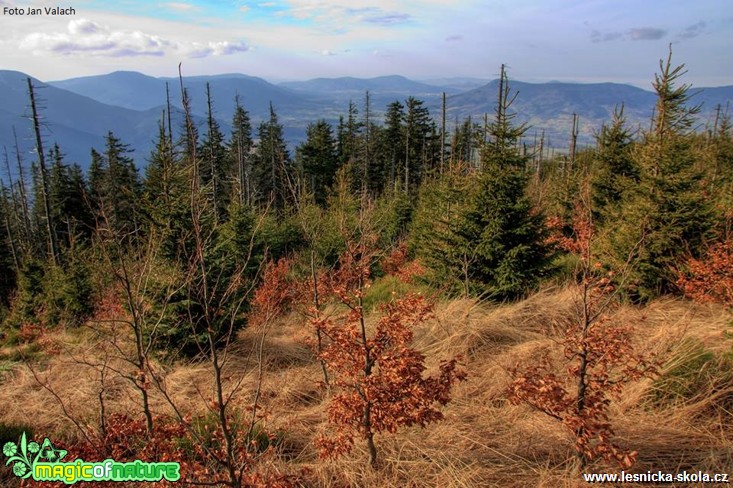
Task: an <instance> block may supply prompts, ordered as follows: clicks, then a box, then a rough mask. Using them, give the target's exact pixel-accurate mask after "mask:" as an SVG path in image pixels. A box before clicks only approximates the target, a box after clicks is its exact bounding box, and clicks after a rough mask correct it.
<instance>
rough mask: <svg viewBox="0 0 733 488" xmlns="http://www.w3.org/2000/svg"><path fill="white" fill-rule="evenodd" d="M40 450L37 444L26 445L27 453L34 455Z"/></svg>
mask: <svg viewBox="0 0 733 488" xmlns="http://www.w3.org/2000/svg"><path fill="white" fill-rule="evenodd" d="M40 450H41V446H39V445H38V443H37V442H30V443H28V452H31V453H33V454H35V453H37V452H38V451H40Z"/></svg>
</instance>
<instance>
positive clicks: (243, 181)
mask: <svg viewBox="0 0 733 488" xmlns="http://www.w3.org/2000/svg"><path fill="white" fill-rule="evenodd" d="M500 73H501V75H500V78H499V80H498V81H497V82H496V83H495V84H493V85H491V87H492V89H493V92H492V93H491V96H492V97H493V98H492V99H491V100H489V99H487V100H485V102H484V103H486V104H488V105H487V107H489V106H490V108H491V115H490V116H488V117H487V118H486V119H485V120H481V121H476V120H472V119H471V117H468V116H467V117H466V118H465V119H463V121H462V123H460V124H458V125H457V126H456V127H455V130H451V129H449V127H451V126H450V125H449V124H448V123H447V122H445V117H442V114H440V113H438V114H435V113H432V114H431V112H430V110H429V109H428V104H426V103H425V102H424V101H422V100H420V99H419V98H416V97H412V96H411V97H407V98H406V99H404V100H398V101H394V102H392V103H390V104H389V105H388V106H386V108H384V109H380V111H381V113H382V114H383V116H382V117H377V116H375V113H376V112H377V109H375V107H374V106H373V101H372V100H371V98H370V94H369V92H368V91H367V92H366V93H365V94H364V99H363V100H362V103H360V104H357V103H356V102H352V103H350V104H349V105H348V111H347V112H346V113H344V114H342V115H341V116H340V118H339V121H338V123H337V124H335V125H332V124H331V123H329V122H328V121H327V120H325V119H324V118H319V119H316V120H313V121H312V122H311V123H309V124H308V126H307V130H306V139H305V141H304V142H302V143H300V144H298V145H297V146H296V147H295V149H294V150H291V149H289V147H290V146H289V144H288V140H287V139H286V136H285V133H284V126H283V122H282V120H281V118H280V117H279V116H278V111H277V109H276V108H275V107H274V106H273V105H272V104H270V105H269V106H268V112H269V117H267V118H266V119H265V120H263V121H261V122H257V123H256V122H254V121H253V119H252V118H251V116H250V112H249V110H250V108H249V107H248V106H247V105H246V104H245V103H242V101H241V100H240V99H239V98H237V99H236V103H235V104H234V106H233V108H228V109H226V110H223V109H222V108H221V107H219V111H220V112H219V113H222V112H226V113H228V114H229V113H230V114H231V120H230V121H229V124H230V126H229V127H227V128H222V125H221V124H220V122H219V121H218V120H217V118H216V116H215V111H214V108H213V103H214V102H213V100H214V99H215V97H216V96H217V93H216V92H215V90H214V89H213V88H212V85H210V84H208V83H206V84H204V85H202V86H198V85H197V86H196V89H197V90H199V91H200V92H201V93H198V94H197V95H196V100H199V101H204V102H205V103H206V105H205V107H206V108H205V110H201V107H198V109H197V110H199V113H200V114H203V115H202V118H201V119H199V120H198V121H197V120H196V119H195V117H194V113H193V111H192V108H191V105H192V98H191V92H190V91H189V89H187V88H186V87H184V90H183V91H182V93H183V96H182V98H181V100H180V101H177V102H176V103H177V104H179V105H180V106H181V107H183V109H182V110H181V111H180V113H179V115H178V116H177V117H176V116H174V113H175V111H176V110H175V109H174V108H171V105H172V104H171V103H168V104H165V105H163V110H162V111H161V112H160V113H158V114H156V115H155V119H153V120H152V126H154V127H155V129H154V130H152V129H151V130H150V133H149V134H148V135H149V137H150V138H153V139H154V140H155V148H154V149H153V150H152V151H151V152H150V154H149V155H148V157H147V165H146V166H145V167H144V169H141V168H139V167H138V166H137V165H136V164H135V162H134V161H133V159H132V158H131V157H130V151H132V150H133V149H134V147H132V146H130V145H128V143H129V141H125V140H123V139H121V138H120V137H119V135H118V134H116V132H115V127H114V125H113V124H112V122H111V121H105V120H91V121H89V124H90V125H95V126H97V127H96V128H95V130H99V128H100V126H104V130H105V132H106V134H107V135H106V137H105V144H104V147H98V148H97V149H91V156H90V158H91V165H90V167H89V169H88V170H83V169H82V168H81V167H80V166H79V165H78V164H70V163H69V161H68V160H67V159H66V157H65V154H64V147H63V141H62V140H61V139H60V138H59V137H57V138H56V139H55V140H56V142H57V144H54V145H52V146H50V147H49V146H48V145H44V142H46V141H47V138H46V137H45V135H44V131H46V130H48V128H47V127H45V126H44V125H43V124H42V123H41V122H42V121H43V118H44V113H45V112H48V113H51V112H54V111H56V110H60V109H59V108H56V107H54V106H53V102H54V99H53V94H54V92H53V90H54V89H53V88H51V87H49V88H48V89H47V91H46V92H45V93H44V96H45V97H46V98H45V101H44V103H43V104H42V105H40V104H37V103H36V100H37V97H38V90H37V87H36V86H34V82H33V80H30V79H27V80H26V79H17V80H11V81H13V82H14V83H17V84H18V86H13V89H14V90H16V91H17V92H18V93H21V92H22V93H23V96H24V97H27V104H28V105H29V106H30V113H29V116H30V117H29V120H28V121H25V123H28V124H29V125H30V127H31V130H33V133H34V134H36V135H37V137H35V138H34V142H35V146H36V153H35V154H34V155H33V157H28V156H27V155H24V154H21V153H20V151H18V152H16V153H14V151H12V150H11V148H9V149H8V150H6V152H5V154H4V155H3V169H2V170H0V174H2V175H3V176H2V185H1V191H2V195H1V199H0V225H2V227H1V229H2V232H0V320H1V321H2V330H1V331H0V374H2V377H0V390H1V391H2V395H3V398H6V403H5V405H4V406H5V407H6V408H7V410H6V411H5V412H4V413H0V443H2V444H3V445H6V443H8V442H11V443H12V442H16V441H17V439H18V435H20V434H19V433H20V432H21V431H24V430H25V431H28V432H33V433H35V434H37V436H36V437H42V436H48V437H53V438H54V439H58V442H59V445H61V446H64V448H65V449H66V450H68V451H69V453H73V455H71V456H69V457H70V458H72V459H73V458H75V457H84V459H85V460H90V459H91V458H93V457H95V456H96V457H98V458H99V460H103V459H105V458H114V459H117V460H123V459H124V460H133V459H141V460H146V461H151V462H152V461H157V460H162V459H165V460H168V461H177V462H180V463H181V477H182V479H184V480H186V481H189V482H194V483H196V482H198V483H220V484H221V485H222V486H232V487H241V486H324V487H325V486H456V487H457V486H510V485H513V484H516V485H523V486H537V485H538V484H539V485H544V486H563V485H566V486H570V485H573V484H574V483H575V481H576V480H580V479H581V478H580V475H581V473H596V472H620V470H621V469H625V470H627V472H643V473H645V472H646V471H647V470H654V471H656V470H662V471H669V472H676V471H682V470H683V469H686V470H690V471H695V472H697V470H702V471H708V472H711V473H713V472H715V473H722V472H728V473H731V472H733V465H731V460H730V453H729V446H730V442H733V431H732V430H731V427H732V426H733V415H732V414H731V412H733V369H731V368H732V367H733V352H732V351H733V349H732V348H731V344H730V339H729V338H728V337H727V336H726V335H725V332H726V328H728V327H729V326H730V307H731V306H733V235H732V234H731V232H732V227H731V226H732V225H733V125H731V118H730V114H729V113H728V107H723V106H719V107H717V109H715V110H713V111H712V118H711V119H710V120H707V119H701V118H700V113H699V112H700V109H699V107H698V106H697V105H696V102H695V99H694V98H693V99H691V98H690V97H691V95H692V92H691V88H690V87H689V86H687V85H686V84H685V80H684V75H685V70H684V67H683V66H676V65H675V64H674V62H673V60H672V57H671V53H670V56H669V57H668V58H665V59H663V60H661V61H660V65H659V68H658V73H657V75H656V78H655V80H654V82H653V86H654V89H655V98H654V104H655V108H654V111H653V114H652V117H651V119H650V120H649V122H648V124H646V125H645V126H642V127H641V128H639V127H636V126H632V125H630V124H629V123H628V121H627V113H626V111H625V109H624V106H623V105H619V106H618V107H616V108H615V111H614V116H613V117H612V118H610V119H609V120H606V121H605V123H604V124H603V126H602V129H600V130H599V131H597V133H596V134H595V135H594V143H593V145H591V146H581V145H580V144H579V143H578V133H577V129H575V128H572V129H568V140H569V141H570V142H569V146H568V148H567V151H564V152H563V153H562V154H560V153H558V155H557V156H555V155H554V154H553V155H550V154H548V152H547V151H545V150H543V147H542V145H543V144H544V141H543V140H542V139H537V138H535V140H534V141H533V143H531V144H530V143H528V140H529V139H528V138H529V134H530V132H529V131H530V130H532V129H531V127H530V126H529V125H527V124H525V123H524V122H523V120H526V119H525V118H524V117H523V116H522V113H521V107H522V106H523V103H525V102H523V101H522V96H523V92H521V93H520V94H519V95H517V92H516V90H515V89H514V87H513V84H512V82H511V81H510V80H509V77H508V75H507V72H506V70H505V69H504V67H503V66H502V67H501V72H500ZM194 82H195V80H194ZM194 82H192V83H194ZM192 86H193V85H192ZM292 88H300V89H303V88H304V86H296V85H292ZM478 94H481V95H482V96H484V94H485V90H484V91H481V90H477V91H474V92H472V95H471V96H478ZM108 95H109V96H112V95H113V93H112V94H108ZM528 95H530V96H531V93H528ZM486 96H488V94H486ZM558 96H560V95H558ZM169 102H170V101H169ZM545 102H546V103H547V104H548V106H547V107H544V108H543V110H544V109H546V110H552V107H551V103H552V100H545ZM18 103H21V102H20V101H19V102H18ZM80 103H81V102H80ZM84 103H86V102H84ZM95 103H96V102H95ZM587 103H595V101H592V100H587ZM598 103H599V104H603V105H604V106H605V105H607V104H608V101H607V100H602V101H598ZM606 108H607V107H606ZM121 113H123V112H121ZM131 113H132V112H131ZM134 113H138V112H134ZM436 121H437V122H436ZM146 124H147V125H145V126H144V127H149V126H150V125H151V122H150V121H148V122H146ZM572 124H575V122H572ZM572 127H575V125H573V126H572ZM72 128H73V129H78V130H88V129H84V128H78V127H72ZM694 302H699V303H694ZM10 406H12V407H13V408H9V407H10ZM44 411H46V412H51V411H52V412H54V413H53V415H51V414H44V413H43V412H44ZM672 425H674V426H675V427H674V428H672V427H669V426H672ZM695 426H698V427H699V429H698V430H695ZM423 429H424V430H423ZM525 440H526V441H525ZM725 446H728V448H726V447H725ZM727 449H728V450H727ZM726 452H727V454H726ZM19 462H20V461H19ZM16 464H17V463H16ZM21 464H22V463H21ZM13 469H16V468H13ZM25 469H26V468H25V467H23V468H22V469H21V468H17V471H14V472H15V474H16V475H18V473H19V472H20V471H23V472H25V471H24V470H25ZM635 470H636V471H635ZM509 473H516V475H515V477H512V476H511V475H510V474H509ZM1 474H2V475H5V474H6V473H5V472H3V473H1ZM22 474H23V473H21V475H22ZM21 475H18V476H21ZM0 479H2V477H1V476H0ZM538 480H539V481H538ZM5 481H7V482H8V483H12V482H17V479H16V478H15V477H13V476H10V475H8V476H7V477H6V479H5V480H4V482H5ZM23 483H24V485H23V486H46V485H41V484H39V483H35V482H29V481H28V480H25V481H24V482H23ZM166 483H167V482H164V483H163V484H161V486H168V484H166ZM60 485H61V484H59V486H60ZM111 485H116V486H119V485H120V484H119V483H110V486H111ZM170 485H171V486H175V483H170ZM100 486H102V485H101V484H100ZM130 486H133V485H130Z"/></svg>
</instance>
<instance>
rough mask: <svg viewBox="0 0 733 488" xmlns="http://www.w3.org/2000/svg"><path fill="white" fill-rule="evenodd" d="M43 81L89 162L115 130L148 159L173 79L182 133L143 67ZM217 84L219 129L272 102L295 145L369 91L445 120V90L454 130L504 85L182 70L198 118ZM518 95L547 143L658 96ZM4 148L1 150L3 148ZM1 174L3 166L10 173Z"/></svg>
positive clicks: (12, 124) (722, 92)
mask: <svg viewBox="0 0 733 488" xmlns="http://www.w3.org/2000/svg"><path fill="white" fill-rule="evenodd" d="M26 78H27V75H25V74H23V73H20V72H17V71H2V70H0V146H2V147H4V148H5V149H6V150H7V152H8V154H9V155H10V156H11V160H13V159H14V155H13V153H14V139H13V128H15V129H16V132H17V134H18V142H19V146H20V150H21V154H22V156H23V158H24V159H25V160H26V161H29V160H31V159H34V158H35V155H33V154H32V150H33V147H34V144H33V137H32V130H31V124H30V121H29V120H28V119H27V116H28V115H29V113H30V109H29V102H28V94H27V82H26ZM33 83H34V85H35V86H36V87H38V90H37V94H38V96H39V98H40V100H41V103H40V107H41V113H42V116H43V121H44V139H45V144H46V148H47V149H50V148H51V146H52V145H53V143H54V142H57V143H58V144H59V145H60V147H61V150H62V152H63V153H65V154H66V155H67V160H68V161H74V162H78V163H80V164H81V165H82V166H83V167H87V166H88V164H89V153H90V148H92V147H94V148H96V149H97V150H102V149H103V146H104V136H105V135H106V134H107V132H108V131H113V132H114V133H115V135H116V136H117V137H119V138H121V139H122V141H123V142H125V143H127V144H130V146H131V147H132V148H134V149H135V153H134V157H135V158H136V161H137V162H138V164H139V165H144V164H145V163H146V158H147V157H148V155H149V153H150V150H151V149H152V147H153V140H154V138H155V136H156V134H157V127H158V123H159V120H160V118H161V115H162V113H163V110H164V107H165V104H166V84H167V89H168V92H169V96H170V101H171V105H172V106H173V107H174V108H175V110H174V111H173V119H174V122H173V123H174V127H175V128H176V131H177V132H180V128H181V127H182V126H183V123H182V118H183V117H182V114H181V103H180V100H181V93H180V84H179V80H178V79H177V78H154V77H150V76H147V75H144V74H141V73H137V72H128V71H117V72H114V73H110V74H106V75H100V76H88V77H82V78H72V79H68V80H60V81H51V82H47V83H44V82H42V81H40V80H36V79H33ZM207 83H208V84H209V86H210V90H211V94H212V101H213V110H214V114H215V117H216V118H217V120H218V121H219V122H220V124H221V126H222V130H223V131H225V132H228V131H229V130H230V129H229V127H230V125H229V124H230V122H231V118H232V115H233V112H234V107H235V103H234V99H235V97H239V100H240V103H241V104H242V105H243V106H244V107H245V109H247V110H248V111H249V112H250V116H251V118H252V120H253V125H254V127H255V128H256V126H257V124H258V123H259V122H261V121H263V120H265V119H267V118H268V117H269V108H270V104H272V106H273V107H274V109H275V111H276V113H277V115H278V117H279V120H280V122H281V123H283V124H284V125H285V128H286V132H285V134H286V137H287V138H288V141H289V143H290V145H291V148H292V147H294V146H295V145H296V144H298V143H299V142H302V141H303V140H304V138H305V129H306V127H307V125H308V124H309V123H310V122H313V121H315V120H317V119H319V118H325V119H326V120H328V121H329V122H332V123H335V122H337V121H338V117H339V116H340V115H345V114H346V112H347V108H348V104H349V101H353V102H354V103H355V104H356V106H357V108H358V109H359V111H360V112H361V111H363V105H364V98H365V92H366V91H367V90H369V92H370V94H371V109H372V114H373V118H374V119H375V120H380V119H381V118H382V116H383V113H384V110H385V108H386V105H387V104H388V103H390V102H392V101H394V100H400V101H404V100H405V99H406V98H407V97H409V96H414V97H416V98H419V99H421V100H424V101H425V103H426V105H427V106H428V107H429V108H430V111H431V114H432V115H433V116H434V117H435V119H436V120H439V119H440V112H441V98H442V94H443V93H446V94H447V117H448V121H449V124H448V129H449V130H452V129H453V127H454V126H455V124H456V123H462V122H463V120H465V118H466V117H468V116H471V117H473V119H474V120H476V121H477V122H482V120H483V117H484V114H489V117H491V114H492V113H493V110H494V103H495V100H496V94H497V90H498V82H497V81H496V80H494V81H490V82H487V81H486V80H478V79H474V78H446V79H442V80H431V81H430V82H429V83H427V82H419V81H413V80H410V79H408V78H405V77H402V76H382V77H378V78H370V79H362V78H352V77H343V78H316V79H313V80H308V81H291V82H283V83H279V84H272V83H269V82H267V81H266V80H263V79H262V78H257V77H253V76H247V75H243V74H227V75H217V76H196V77H185V78H184V85H185V87H186V90H187V91H188V93H189V95H190V97H191V107H192V111H193V114H194V117H195V121H196V123H197V124H198V125H203V122H204V117H205V116H206V110H207V103H206V85H207ZM510 87H511V89H512V90H513V91H515V92H518V97H517V98H516V101H515V102H514V104H513V105H512V109H513V111H515V112H516V113H517V118H516V121H517V122H518V123H520V122H528V123H529V124H530V125H531V128H530V130H529V132H528V134H527V136H528V137H529V138H533V137H534V134H539V133H540V132H542V131H544V132H545V136H546V144H547V145H550V146H554V147H561V148H563V147H567V141H568V140H569V137H570V126H571V121H572V116H573V114H574V113H575V114H578V116H579V117H580V141H581V143H590V142H591V141H592V135H593V132H594V130H597V129H598V128H600V126H601V124H603V123H604V122H606V121H608V120H610V117H611V114H612V112H613V110H614V108H615V107H617V106H620V105H621V104H623V105H624V107H625V114H626V116H627V119H628V121H629V124H630V125H631V126H632V127H633V126H636V125H640V124H643V125H644V126H646V124H648V121H649V117H650V115H651V112H652V108H653V106H654V103H655V99H656V98H655V94H654V93H652V92H651V91H646V90H642V89H640V88H636V87H633V86H630V85H623V84H615V83H595V84H579V83H559V82H551V83H523V82H519V81H513V80H510ZM692 91H693V93H696V95H695V96H694V97H693V102H694V103H702V104H703V110H702V113H701V118H700V121H701V123H703V124H704V123H705V122H706V120H707V119H706V118H710V116H711V113H712V112H713V111H714V110H715V107H716V106H717V105H719V104H720V105H722V106H726V104H728V103H730V101H731V100H733V86H725V87H718V88H700V89H698V88H694V89H693V90H692ZM2 147H0V149H2ZM3 173H4V171H0V174H3Z"/></svg>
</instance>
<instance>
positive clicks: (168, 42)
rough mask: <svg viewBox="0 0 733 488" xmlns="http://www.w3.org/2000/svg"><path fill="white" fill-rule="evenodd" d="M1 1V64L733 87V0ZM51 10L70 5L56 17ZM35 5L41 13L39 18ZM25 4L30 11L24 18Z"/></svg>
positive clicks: (275, 76)
mask: <svg viewBox="0 0 733 488" xmlns="http://www.w3.org/2000/svg"><path fill="white" fill-rule="evenodd" d="M59 1H60V3H59V2H54V3H51V2H47V1H45V0H32V1H25V0H0V11H1V12H0V13H1V14H2V15H0V69H10V70H17V71H22V72H24V73H27V74H30V75H31V76H34V77H36V78H39V79H41V80H43V81H52V80H61V79H67V78H73V77H78V76H87V75H97V74H105V73H109V72H112V71H117V70H130V71H139V72H142V73H145V74H148V75H152V76H175V75H177V72H178V64H179V63H182V70H183V73H184V75H213V74H224V73H244V74H248V75H252V76H260V77H262V78H265V79H267V80H268V81H274V82H277V81H285V80H304V79H310V78H315V77H338V76H355V77H375V76H382V75H392V74H398V75H403V76H406V77H408V78H412V79H417V80H430V79H436V78H453V77H474V78H482V79H493V78H496V77H497V75H498V72H499V68H500V65H501V64H506V65H507V67H508V69H509V76H510V78H513V79H516V80H521V81H528V82H543V81H552V80H556V81H574V82H602V81H611V82H621V83H630V84H633V85H636V86H640V87H643V88H650V85H651V81H652V80H653V79H654V73H655V72H657V71H658V69H659V60H660V58H665V57H666V56H667V54H668V50H669V46H670V44H671V46H672V50H673V60H674V62H675V63H676V64H681V63H684V64H685V66H686V68H687V70H688V73H687V75H686V77H685V78H684V81H685V82H687V83H691V84H693V85H694V86H698V87H703V86H721V85H733V54H732V53H731V48H733V1H732V0H481V1H479V0H420V1H415V0H336V1H320V0H264V1H238V0H221V1H213V0H195V1H184V0H176V1H171V2H151V1H132V0H117V1H115V2H108V1H99V0H71V1H70V2H68V3H63V2H67V0H59ZM44 7H61V8H64V9H66V8H72V9H73V13H72V14H71V15H47V14H46V12H45V11H43V8H44ZM30 8H36V9H40V12H41V15H31V14H30V10H29V9H30ZM20 9H23V12H24V15H20V14H18V13H16V14H14V15H11V12H13V11H15V12H18V11H19V10H20Z"/></svg>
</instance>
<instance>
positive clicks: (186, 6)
mask: <svg viewBox="0 0 733 488" xmlns="http://www.w3.org/2000/svg"><path fill="white" fill-rule="evenodd" d="M163 6H165V7H168V8H169V9H172V10H183V11H188V10H197V7H196V6H195V5H191V4H190V3H180V2H168V3H164V4H163Z"/></svg>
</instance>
